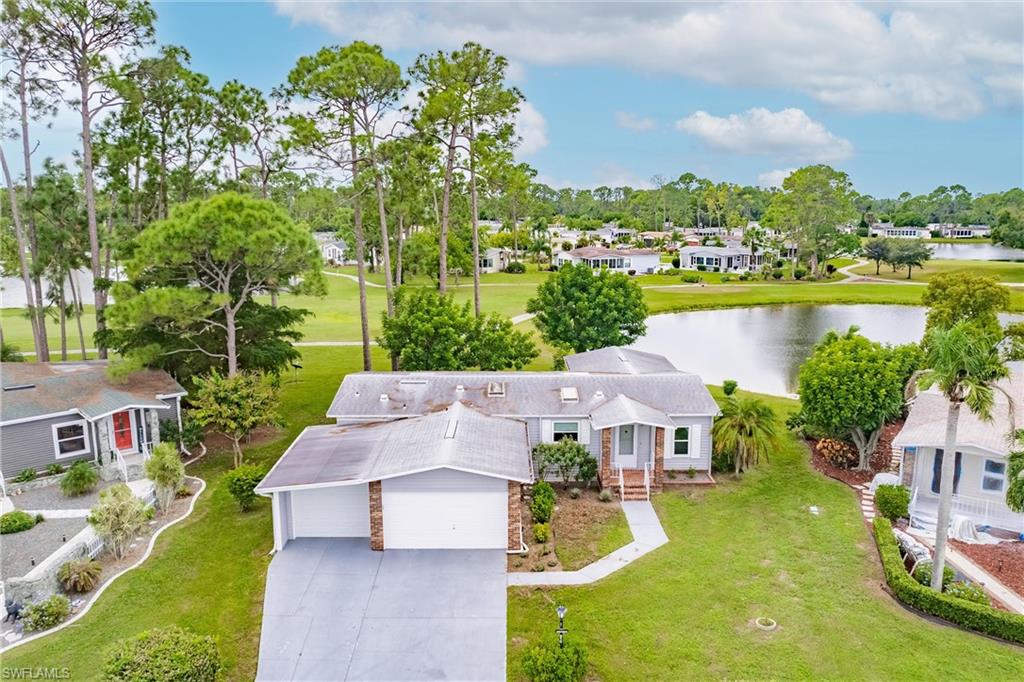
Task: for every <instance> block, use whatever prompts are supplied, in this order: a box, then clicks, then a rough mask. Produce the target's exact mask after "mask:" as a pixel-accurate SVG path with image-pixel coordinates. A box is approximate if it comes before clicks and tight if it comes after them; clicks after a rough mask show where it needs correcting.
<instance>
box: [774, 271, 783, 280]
mask: <svg viewBox="0 0 1024 682" xmlns="http://www.w3.org/2000/svg"><path fill="white" fill-rule="evenodd" d="M772 279H782V270H772Z"/></svg>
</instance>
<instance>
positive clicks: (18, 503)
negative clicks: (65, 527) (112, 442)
mask: <svg viewBox="0 0 1024 682" xmlns="http://www.w3.org/2000/svg"><path fill="white" fill-rule="evenodd" d="M118 482H119V481H100V482H99V484H98V485H97V486H96V489H95V490H93V491H92V492H91V493H86V494H85V495H79V496H77V497H67V496H65V495H64V493H63V492H61V489H60V484H59V483H58V484H55V485H49V486H46V487H45V488H36V489H35V490H26V491H25V492H23V493H21V494H20V495H16V494H14V493H15V490H16V487H15V486H13V485H12V486H11V488H10V492H11V502H13V503H14V507H15V509H91V508H92V507H93V506H95V505H96V503H97V502H99V499H100V491H101V490H103V489H104V488H109V487H110V486H112V485H114V484H115V483H118Z"/></svg>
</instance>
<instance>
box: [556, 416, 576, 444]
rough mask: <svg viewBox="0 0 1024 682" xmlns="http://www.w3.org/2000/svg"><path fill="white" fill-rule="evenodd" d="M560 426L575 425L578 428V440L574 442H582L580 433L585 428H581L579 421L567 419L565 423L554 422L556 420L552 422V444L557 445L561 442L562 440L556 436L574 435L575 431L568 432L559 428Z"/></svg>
mask: <svg viewBox="0 0 1024 682" xmlns="http://www.w3.org/2000/svg"><path fill="white" fill-rule="evenodd" d="M559 424H562V425H565V424H573V425H574V426H575V427H576V431H575V434H576V438H574V439H573V440H575V441H576V442H577V443H579V442H581V439H580V432H581V431H582V430H583V428H582V427H581V426H580V423H579V422H578V421H576V420H570V419H567V420H565V421H554V420H552V422H551V442H552V443H557V442H558V441H559V440H561V439H560V438H555V435H556V434H559V433H565V434H569V433H573V431H567V430H565V429H559V428H558V425H559Z"/></svg>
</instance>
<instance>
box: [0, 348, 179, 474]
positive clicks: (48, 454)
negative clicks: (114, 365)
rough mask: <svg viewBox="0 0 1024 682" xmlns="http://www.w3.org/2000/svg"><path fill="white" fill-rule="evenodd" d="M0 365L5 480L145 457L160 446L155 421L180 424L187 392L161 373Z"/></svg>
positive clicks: (103, 366) (87, 365) (94, 365)
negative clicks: (80, 463)
mask: <svg viewBox="0 0 1024 682" xmlns="http://www.w3.org/2000/svg"><path fill="white" fill-rule="evenodd" d="M0 368H2V374H3V395H2V400H0V442H2V443H3V457H2V458H0V470H2V472H3V476H4V478H10V477H12V476H16V475H17V474H18V473H20V472H21V471H23V470H25V469H32V470H35V471H42V470H44V469H46V467H48V466H49V465H51V464H54V463H59V464H64V465H67V464H69V463H71V462H74V461H77V460H83V459H84V460H92V461H95V462H97V463H98V464H107V463H110V462H112V461H114V460H117V459H124V460H129V459H131V458H136V459H138V458H140V457H145V456H146V455H148V453H149V451H150V449H151V448H152V446H153V445H155V444H156V443H159V442H160V422H161V421H173V422H177V423H178V425H179V427H180V424H181V416H180V415H181V398H182V397H183V396H184V395H186V391H185V389H183V388H182V387H181V386H180V385H179V384H178V382H176V381H175V380H174V379H172V378H171V375H169V374H168V373H167V372H164V371H161V370H144V371H140V372H135V373H133V374H130V375H128V376H127V377H125V378H124V379H123V380H120V381H116V382H115V381H113V380H111V379H110V378H109V377H108V376H107V363H106V362H105V361H90V362H5V363H3V364H2V365H0Z"/></svg>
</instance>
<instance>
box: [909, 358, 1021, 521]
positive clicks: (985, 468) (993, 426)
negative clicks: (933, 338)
mask: <svg viewBox="0 0 1024 682" xmlns="http://www.w3.org/2000/svg"><path fill="white" fill-rule="evenodd" d="M999 386H1000V388H1001V389H1002V390H1004V391H1006V392H1007V393H1008V394H1009V395H1010V396H1011V397H1012V402H1010V401H1008V400H1007V397H1006V395H1004V394H1003V393H1002V391H995V392H994V394H995V395H994V397H995V404H994V405H993V407H992V419H991V421H984V420H982V419H979V418H978V416H977V415H975V414H974V413H973V412H971V410H970V409H968V408H967V407H966V406H964V407H962V408H961V410H960V421H959V423H958V424H957V443H956V451H955V454H954V456H955V457H956V460H955V462H954V465H955V469H954V470H955V473H954V476H953V515H954V516H957V515H960V516H966V517H968V518H970V519H972V520H973V521H974V522H975V523H976V524H978V525H980V526H991V527H995V528H1001V529H1004V530H1009V531H1013V532H1014V533H1020V534H1024V514H1018V513H1016V512H1013V511H1011V510H1010V508H1009V507H1007V506H1006V485H1007V457H1008V455H1009V452H1010V449H1011V445H1012V440H1011V439H1012V432H1013V429H1014V424H1017V425H1019V424H1021V423H1022V418H1024V363H1021V362H1012V363H1010V376H1009V378H1008V379H1005V380H1003V381H1001V382H1000V383H999ZM948 407H949V402H948V401H947V400H946V398H945V396H943V395H942V394H941V393H940V392H938V391H937V390H935V389H931V390H929V391H924V392H922V393H920V394H918V396H917V397H916V398H915V399H914V402H913V405H912V407H911V408H910V414H909V415H908V416H907V421H906V423H905V424H904V425H903V428H902V430H900V432H899V434H898V435H897V436H896V438H895V439H894V440H893V447H895V448H900V449H901V450H902V456H901V458H900V472H899V475H900V480H901V482H902V483H903V485H905V486H907V487H908V488H910V492H911V502H910V516H911V520H912V522H913V523H914V524H915V525H918V526H922V527H924V528H934V527H935V521H936V518H937V513H938V504H939V485H940V482H941V480H942V459H943V457H944V456H945V453H944V450H945V441H946V414H947V410H948ZM1011 410H1013V413H1012V414H1011Z"/></svg>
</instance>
